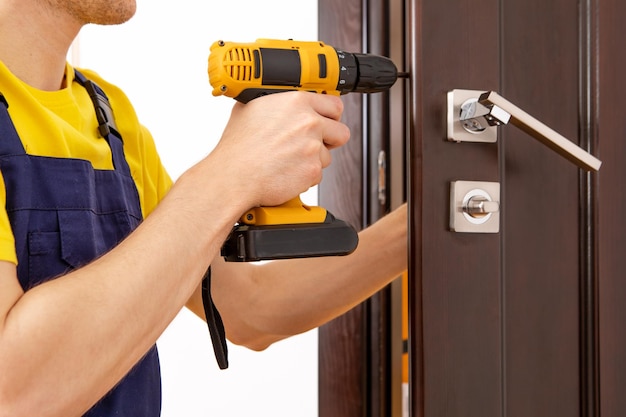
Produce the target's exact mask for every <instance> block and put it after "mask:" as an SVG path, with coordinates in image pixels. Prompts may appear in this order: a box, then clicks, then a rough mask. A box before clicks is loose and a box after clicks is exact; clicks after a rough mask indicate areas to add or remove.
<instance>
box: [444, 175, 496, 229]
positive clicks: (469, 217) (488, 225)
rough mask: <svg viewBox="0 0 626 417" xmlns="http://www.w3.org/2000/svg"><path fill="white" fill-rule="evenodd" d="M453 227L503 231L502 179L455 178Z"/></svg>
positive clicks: (452, 202)
mask: <svg viewBox="0 0 626 417" xmlns="http://www.w3.org/2000/svg"><path fill="white" fill-rule="evenodd" d="M450 230H451V231H453V232H460V233H498V232H499V231H500V183H498V182H484V181H452V182H451V183H450Z"/></svg>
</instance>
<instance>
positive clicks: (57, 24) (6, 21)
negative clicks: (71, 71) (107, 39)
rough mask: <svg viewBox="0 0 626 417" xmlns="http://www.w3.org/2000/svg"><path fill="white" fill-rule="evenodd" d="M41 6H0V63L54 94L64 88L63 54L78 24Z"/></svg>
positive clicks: (25, 2) (26, 1)
mask: <svg viewBox="0 0 626 417" xmlns="http://www.w3.org/2000/svg"><path fill="white" fill-rule="evenodd" d="M41 4H42V2H40V1H31V0H19V1H6V2H4V3H0V60H2V62H4V64H5V65H6V66H7V67H8V68H9V70H11V72H12V73H13V74H15V75H16V76H17V77H18V78H20V79H21V80H22V81H24V82H25V83H27V84H29V85H30V86H32V87H35V88H38V89H40V90H45V91H55V90H58V89H60V88H62V86H63V85H64V84H63V76H64V74H65V61H66V56H67V51H68V50H69V47H70V46H71V44H72V41H73V39H74V37H75V36H76V35H77V34H78V32H79V30H80V25H79V24H77V22H75V21H73V20H72V19H71V18H69V17H68V16H62V15H59V14H55V13H53V12H51V11H49V10H45V9H43V6H41Z"/></svg>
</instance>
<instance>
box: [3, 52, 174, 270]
mask: <svg viewBox="0 0 626 417" xmlns="http://www.w3.org/2000/svg"><path fill="white" fill-rule="evenodd" d="M80 71H81V72H82V73H83V74H84V75H85V76H86V77H87V78H88V79H90V80H91V81H93V82H95V83H96V84H97V85H98V86H100V88H102V90H104V92H105V93H106V95H107V97H108V98H109V101H110V103H111V107H112V108H113V114H114V117H115V123H116V125H117V130H118V131H119V132H120V134H121V135H122V138H123V140H124V154H125V156H126V160H127V161H128V165H129V167H130V172H131V175H132V177H133V179H134V181H135V184H136V185H137V190H138V191H139V198H140V204H141V210H142V213H143V216H144V218H145V217H146V216H147V215H148V214H150V213H151V212H152V210H153V209H154V208H155V206H156V205H157V203H158V202H159V201H160V200H161V199H162V198H163V197H164V196H165V194H166V193H167V191H168V190H169V189H170V187H171V186H172V180H171V179H170V177H169V175H168V174H167V172H166V170H165V168H164V167H163V165H162V164H161V160H160V158H159V155H158V154H157V151H156V146H155V144H154V140H153V138H152V135H151V134H150V132H149V131H148V130H147V129H146V128H145V127H144V126H142V125H141V124H140V123H139V121H138V119H137V115H136V113H135V110H134V109H133V106H132V105H131V103H130V101H129V100H128V98H127V97H126V95H125V94H124V93H123V92H122V91H121V90H120V89H119V88H117V87H116V86H114V85H112V84H110V83H108V82H106V81H105V80H103V79H102V78H101V77H100V76H98V74H96V73H94V72H92V71H87V70H80ZM73 79H74V69H73V68H72V67H71V66H70V65H69V64H68V65H67V66H66V80H67V83H66V84H67V87H66V88H64V89H62V90H59V91H53V92H50V91H41V90H38V89H35V88H33V87H31V86H29V85H27V84H25V83H23V82H22V81H21V80H19V79H18V78H17V77H15V76H14V75H13V74H12V73H11V72H10V71H9V70H8V68H7V67H6V66H5V65H4V64H3V63H2V62H0V93H2V94H3V95H4V97H5V98H6V100H7V102H8V103H9V115H10V116H11V119H12V120H13V124H14V125H15V128H16V130H17V133H18V134H19V136H20V139H21V140H22V144H23V145H24V149H25V150H26V153H28V154H30V155H37V156H49V157H55V158H77V159H84V160H87V161H90V162H91V164H92V165H93V167H94V168H95V169H113V163H112V157H111V150H110V148H109V145H108V144H107V142H106V141H105V140H104V139H103V138H102V137H100V136H99V134H98V122H97V120H96V115H95V110H94V107H93V104H92V102H91V99H90V98H89V95H88V94H87V91H86V90H85V88H84V87H82V86H81V85H79V84H78V83H75V82H72V80H73ZM0 140H2V138H0ZM0 260H4V261H10V262H14V263H17V256H16V253H15V242H14V239H13V233H12V231H11V225H10V223H9V218H8V215H7V212H6V190H5V186H4V181H3V180H2V178H1V176H0Z"/></svg>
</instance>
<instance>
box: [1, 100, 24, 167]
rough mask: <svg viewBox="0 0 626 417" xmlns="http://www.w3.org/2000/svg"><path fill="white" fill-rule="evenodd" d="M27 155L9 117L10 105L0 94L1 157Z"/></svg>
mask: <svg viewBox="0 0 626 417" xmlns="http://www.w3.org/2000/svg"><path fill="white" fill-rule="evenodd" d="M24 153H26V151H25V150H24V145H22V141H21V140H20V137H19V135H18V134H17V130H15V125H14V124H13V121H12V120H11V116H10V115H9V103H8V102H7V99H6V98H5V97H4V95H3V94H2V93H0V155H21V154H24Z"/></svg>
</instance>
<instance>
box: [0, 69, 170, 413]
mask: <svg viewBox="0 0 626 417" xmlns="http://www.w3.org/2000/svg"><path fill="white" fill-rule="evenodd" d="M76 81H77V82H79V83H80V84H81V85H83V86H84V87H86V85H85V83H87V84H89V86H90V87H91V90H90V89H89V88H88V91H90V95H91V92H93V91H94V87H95V91H96V94H94V95H92V100H93V101H94V105H95V109H96V112H97V113H98V112H100V114H98V118H99V120H101V119H102V118H103V115H104V118H105V119H106V117H107V115H108V117H110V118H112V113H111V112H110V108H108V113H107V107H108V100H107V99H106V96H105V95H104V92H103V91H102V90H101V89H100V88H99V87H97V86H95V84H93V83H90V82H89V81H87V80H86V79H85V78H84V76H82V74H80V73H78V72H77V73H76ZM86 88H87V87H86ZM0 99H2V100H0V171H1V172H2V176H3V177H4V182H5V185H6V195H7V197H6V201H7V203H6V209H7V212H8V215H9V220H10V222H11V226H12V228H13V234H14V236H15V247H16V251H17V258H18V266H17V275H18V278H19V281H20V284H21V285H22V288H23V289H24V291H28V290H29V289H30V288H32V287H34V286H36V285H38V284H41V283H43V282H45V281H48V280H50V279H53V278H54V277H57V276H59V275H63V274H66V273H68V272H70V271H72V270H74V269H76V268H79V267H81V266H83V265H85V264H87V263H89V262H90V261H92V260H94V259H95V258H97V257H99V256H100V255H102V254H104V253H106V252H107V251H108V250H110V249H111V248H113V247H114V246H115V245H117V244H118V243H119V242H120V241H121V240H122V239H123V238H124V237H126V236H127V235H128V234H129V233H130V232H131V231H132V230H133V229H134V228H135V227H137V225H138V224H139V223H140V222H141V220H142V214H141V207H140V204H139V195H138V192H137V188H136V186H135V183H134V181H133V179H132V178H131V175H130V169H129V167H128V163H127V162H126V158H125V157H124V152H123V144H122V140H121V137H120V135H119V133H117V131H116V130H115V129H112V128H111V129H109V128H108V127H114V122H113V121H112V120H110V121H106V120H105V121H106V122H107V126H103V125H102V123H101V126H100V129H101V132H104V133H105V134H103V136H104V137H105V139H106V141H107V142H108V144H109V147H110V148H111V152H112V160H113V166H114V169H113V170H96V169H94V168H93V167H92V165H91V163H90V162H89V161H84V160H79V159H64V158H63V159H62V158H51V157H42V156H33V155H27V154H26V153H25V150H24V147H23V145H22V142H21V140H20V138H19V137H18V134H17V132H16V130H15V127H14V126H13V123H12V121H11V119H10V117H9V113H8V110H7V107H8V106H7V103H6V102H5V101H4V99H3V97H1V96H0ZM103 127H104V130H103ZM68 331H69V330H68ZM85 337H89V335H85ZM111 342H112V343H113V341H111ZM160 409H161V376H160V369H159V359H158V354H157V350H156V345H155V346H153V347H152V348H151V349H150V351H149V352H148V353H147V354H146V356H145V357H144V358H143V359H142V360H141V361H140V362H139V363H137V365H136V366H135V367H134V368H133V369H132V370H131V371H130V372H129V374H128V375H127V376H126V377H125V378H124V379H122V381H121V382H120V383H119V384H118V385H117V386H116V387H115V388H114V389H113V390H111V391H110V392H109V393H108V394H107V395H106V396H105V397H104V398H102V399H101V400H100V401H99V402H98V403H97V404H96V405H95V406H94V407H93V408H92V409H91V410H89V411H88V412H87V413H86V414H85V416H89V417H109V416H120V417H123V416H128V417H130V416H133V417H137V416H142V417H157V416H159V415H160Z"/></svg>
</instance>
